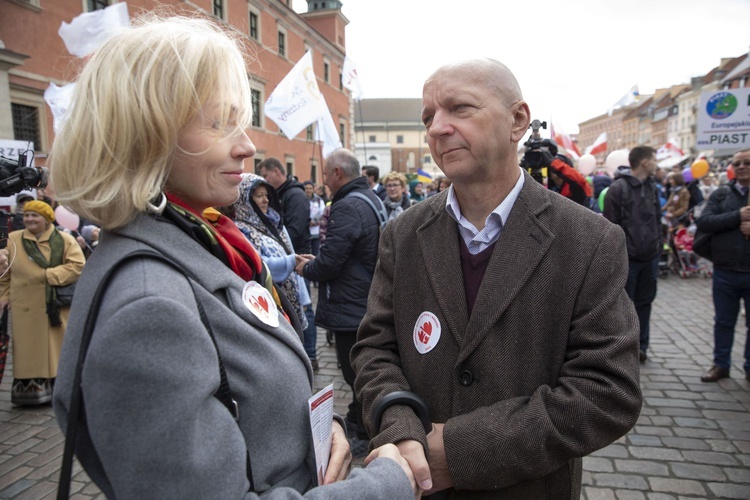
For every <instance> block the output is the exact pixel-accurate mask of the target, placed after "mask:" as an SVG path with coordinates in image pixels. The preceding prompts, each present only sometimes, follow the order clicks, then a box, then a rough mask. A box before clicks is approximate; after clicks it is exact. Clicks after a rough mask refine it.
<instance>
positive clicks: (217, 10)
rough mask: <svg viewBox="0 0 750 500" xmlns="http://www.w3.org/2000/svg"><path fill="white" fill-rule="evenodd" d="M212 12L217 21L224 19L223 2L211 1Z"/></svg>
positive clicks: (220, 0) (218, 0)
mask: <svg viewBox="0 0 750 500" xmlns="http://www.w3.org/2000/svg"><path fill="white" fill-rule="evenodd" d="M213 12H214V15H215V16H216V17H218V18H219V19H224V0H213Z"/></svg>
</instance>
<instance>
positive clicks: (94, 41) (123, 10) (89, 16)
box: [57, 2, 130, 57]
mask: <svg viewBox="0 0 750 500" xmlns="http://www.w3.org/2000/svg"><path fill="white" fill-rule="evenodd" d="M128 26H130V16H129V15H128V4H126V3H125V2H119V3H116V4H113V5H110V6H109V7H107V8H105V9H101V10H95V11H93V12H86V13H83V14H81V15H79V16H76V17H75V18H73V20H72V21H70V24H68V23H66V22H65V21H63V23H62V24H61V25H60V29H59V30H58V31H57V34H58V35H60V38H62V39H63V42H64V43H65V48H67V49H68V52H70V53H71V54H73V55H74V56H78V57H86V56H87V55H89V54H91V53H93V52H96V49H98V48H99V47H100V46H101V44H102V43H104V42H105V41H106V40H107V38H109V37H111V36H112V35H114V34H115V33H116V32H117V31H118V30H119V29H121V28H126V27H128Z"/></svg>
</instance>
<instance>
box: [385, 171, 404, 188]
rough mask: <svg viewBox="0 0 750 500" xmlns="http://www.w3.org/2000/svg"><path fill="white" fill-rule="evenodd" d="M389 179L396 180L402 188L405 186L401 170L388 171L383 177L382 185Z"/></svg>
mask: <svg viewBox="0 0 750 500" xmlns="http://www.w3.org/2000/svg"><path fill="white" fill-rule="evenodd" d="M391 181H398V182H399V183H401V187H402V188H405V187H406V176H405V175H404V174H402V173H401V172H388V173H387V174H386V176H385V177H383V185H386V184H388V183H389V182H391Z"/></svg>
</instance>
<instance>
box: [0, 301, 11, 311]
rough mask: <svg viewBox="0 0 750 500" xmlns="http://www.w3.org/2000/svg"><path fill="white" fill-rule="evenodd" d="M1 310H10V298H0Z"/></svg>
mask: <svg viewBox="0 0 750 500" xmlns="http://www.w3.org/2000/svg"><path fill="white" fill-rule="evenodd" d="M0 311H10V300H0Z"/></svg>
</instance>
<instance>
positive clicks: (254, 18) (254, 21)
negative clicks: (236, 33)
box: [249, 10, 260, 41]
mask: <svg viewBox="0 0 750 500" xmlns="http://www.w3.org/2000/svg"><path fill="white" fill-rule="evenodd" d="M249 16H250V18H249V26H250V33H249V34H250V38H252V39H253V40H258V41H260V29H259V25H258V22H259V20H260V17H259V16H258V13H257V12H254V11H252V10H251V11H250V14H249Z"/></svg>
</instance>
